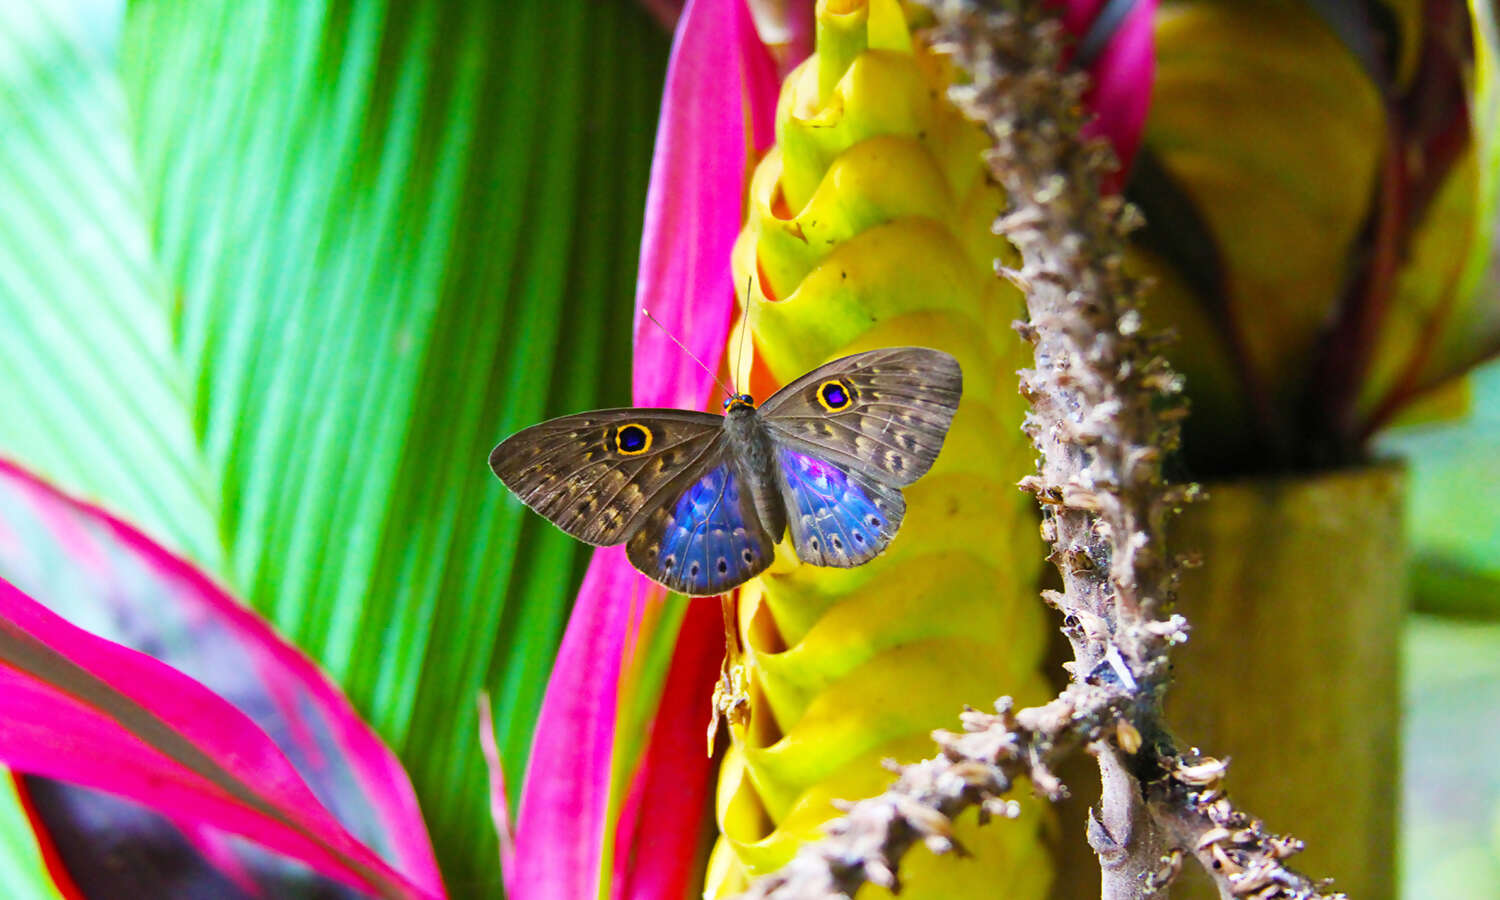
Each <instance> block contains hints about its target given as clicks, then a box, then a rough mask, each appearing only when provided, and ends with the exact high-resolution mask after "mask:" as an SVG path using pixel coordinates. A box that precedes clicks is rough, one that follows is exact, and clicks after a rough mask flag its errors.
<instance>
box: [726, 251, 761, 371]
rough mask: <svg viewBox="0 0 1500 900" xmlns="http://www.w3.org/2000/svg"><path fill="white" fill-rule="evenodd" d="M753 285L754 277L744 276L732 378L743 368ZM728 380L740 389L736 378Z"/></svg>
mask: <svg viewBox="0 0 1500 900" xmlns="http://www.w3.org/2000/svg"><path fill="white" fill-rule="evenodd" d="M754 284H755V276H754V275H747V276H745V310H744V312H742V313H740V349H739V352H738V353H737V354H736V355H735V357H734V363H735V365H734V370H732V371H731V372H730V373H729V374H730V375H732V376H733V375H738V374H739V370H740V369H742V368H744V366H745V335H747V334H749V333H750V288H751V287H753V286H754ZM730 380H731V381H734V382H735V387H741V385H740V384H739V383H738V382H739V379H738V378H731V379H730ZM745 380H746V381H749V380H750V375H749V373H746V375H745Z"/></svg>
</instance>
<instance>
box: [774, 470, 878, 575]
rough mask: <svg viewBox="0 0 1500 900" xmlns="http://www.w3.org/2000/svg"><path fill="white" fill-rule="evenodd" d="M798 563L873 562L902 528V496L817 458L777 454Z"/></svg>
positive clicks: (846, 565)
mask: <svg viewBox="0 0 1500 900" xmlns="http://www.w3.org/2000/svg"><path fill="white" fill-rule="evenodd" d="M778 455H779V460H780V463H781V477H782V484H783V486H784V489H785V496H786V507H787V510H786V511H787V527H788V529H789V530H790V531H791V534H792V546H793V547H794V548H795V549H796V551H797V558H798V559H800V560H802V561H803V562H805V563H812V564H813V565H817V566H839V567H843V568H848V567H850V566H857V565H860V564H861V563H865V562H868V561H869V560H871V559H873V558H874V557H875V556H876V555H878V554H879V553H880V551H882V550H884V549H885V548H886V546H887V545H889V544H890V542H891V539H892V538H894V537H895V536H896V530H897V529H898V528H900V527H901V517H902V516H903V515H904V514H905V512H906V502H905V501H904V500H903V499H902V498H901V492H900V491H898V490H896V489H895V488H891V487H887V486H885V485H883V484H881V483H880V482H878V481H875V480H874V479H870V478H862V477H860V476H859V475H857V474H850V472H849V471H848V470H846V469H843V468H841V467H839V466H836V465H834V464H833V463H831V462H828V461H827V460H823V459H819V458H817V457H815V456H808V455H806V454H803V453H798V452H797V451H795V450H788V449H786V448H785V447H783V448H780V450H779V451H778Z"/></svg>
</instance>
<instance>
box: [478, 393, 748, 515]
mask: <svg viewBox="0 0 1500 900" xmlns="http://www.w3.org/2000/svg"><path fill="white" fill-rule="evenodd" d="M722 423H723V419H722V417H720V416H715V415H712V414H710V413H702V412H691V411H687V410H675V409H606V410H599V411H598V412H591V413H582V414H580V415H574V416H563V417H562V418H560V419H552V420H550V421H547V422H543V423H541V424H540V425H533V426H532V427H530V428H527V429H525V430H524V431H521V432H518V433H516V434H514V435H512V436H511V437H509V438H507V439H506V440H504V441H502V442H501V443H500V445H499V446H497V447H496V448H495V449H494V451H493V452H491V453H490V468H491V469H493V470H494V471H495V474H496V475H498V476H499V477H500V480H501V481H503V482H504V483H505V486H506V487H508V488H510V489H511V490H512V491H514V492H515V494H516V496H517V497H519V498H521V501H522V502H523V503H525V504H526V505H527V506H529V507H531V508H532V509H534V510H536V511H537V512H538V513H541V514H542V515H543V516H545V517H546V518H547V519H548V520H550V521H551V522H552V524H554V525H556V526H557V527H558V528H561V529H562V530H563V531H566V532H567V533H568V534H571V535H573V536H574V537H576V538H578V539H579V540H582V541H586V542H587V543H590V544H596V545H610V544H619V543H622V542H623V541H625V540H626V539H627V538H629V537H630V535H631V533H632V532H633V531H634V530H635V529H636V528H637V527H639V525H640V523H641V522H643V521H645V520H646V518H647V517H648V514H649V513H650V512H651V511H652V510H654V509H656V508H657V506H656V504H660V503H665V502H668V501H669V500H670V498H669V497H667V496H659V495H662V494H664V492H667V491H669V490H670V488H671V486H672V485H673V484H674V483H675V482H678V481H679V480H680V479H681V478H682V477H683V476H687V478H688V479H689V480H697V479H698V478H701V477H702V476H703V475H704V474H706V472H707V471H708V466H707V463H708V462H709V461H710V460H711V459H717V458H719V457H721V456H722V447H721V444H722V432H723V428H722ZM674 502H675V501H674Z"/></svg>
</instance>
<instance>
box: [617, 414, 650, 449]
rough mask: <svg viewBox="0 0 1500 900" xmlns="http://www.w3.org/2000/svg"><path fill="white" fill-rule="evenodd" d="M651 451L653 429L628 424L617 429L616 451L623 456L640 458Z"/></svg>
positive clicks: (631, 423)
mask: <svg viewBox="0 0 1500 900" xmlns="http://www.w3.org/2000/svg"><path fill="white" fill-rule="evenodd" d="M650 449H651V429H649V428H647V427H646V426H644V425H641V424H640V423H638V422H627V423H625V424H624V425H621V426H620V427H618V428H616V429H615V450H616V451H618V452H619V454H620V455H621V456H640V455H641V454H642V453H645V452H646V451H647V450H650Z"/></svg>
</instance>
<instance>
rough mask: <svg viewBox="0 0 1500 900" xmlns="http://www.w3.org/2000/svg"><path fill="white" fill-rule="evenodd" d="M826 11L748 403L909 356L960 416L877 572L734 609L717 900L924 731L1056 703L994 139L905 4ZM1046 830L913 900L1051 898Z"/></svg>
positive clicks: (1003, 838) (1007, 830)
mask: <svg viewBox="0 0 1500 900" xmlns="http://www.w3.org/2000/svg"><path fill="white" fill-rule="evenodd" d="M829 6H830V4H828V3H820V4H819V7H818V17H819V18H818V31H817V39H818V52H817V53H816V54H814V55H813V56H812V57H811V58H809V59H808V60H807V61H806V62H804V63H803V64H802V65H801V66H800V67H798V68H797V70H795V71H794V72H792V74H791V75H790V76H788V78H787V80H786V83H785V84H784V85H783V89H782V94H781V98H780V102H779V104H778V107H777V121H776V134H777V139H778V142H777V146H776V147H775V148H773V149H772V150H771V151H770V152H769V153H768V154H767V155H766V157H765V159H763V160H762V162H761V164H760V166H759V167H758V168H757V170H756V172H755V175H754V178H753V179H752V183H751V187H750V192H751V196H750V198H749V203H748V208H749V211H750V212H749V221H748V222H747V224H746V226H745V230H744V231H743V232H742V234H741V236H740V241H739V243H738V244H737V246H736V248H735V260H734V261H735V274H736V283H737V284H745V283H746V282H747V280H749V279H750V277H751V276H752V275H753V276H754V287H753V289H752V302H751V305H750V312H749V328H750V330H751V336H752V337H753V346H754V360H755V371H756V379H757V380H758V381H759V382H760V383H759V384H756V385H755V390H756V391H757V392H759V394H764V393H766V390H767V389H768V388H770V387H772V386H774V384H784V383H786V382H787V381H789V380H791V379H792V378H795V377H797V376H799V375H801V374H802V373H803V372H806V371H808V370H809V369H811V368H813V367H814V366H816V365H818V364H820V363H822V362H825V361H827V360H830V359H834V358H837V357H840V356H844V355H846V354H849V353H855V352H858V351H861V350H868V349H874V348H877V347H887V346H901V345H917V346H930V347H937V348H940V349H943V350H946V351H948V352H950V353H952V354H953V355H954V356H956V357H957V358H958V360H959V362H960V364H961V365H962V366H963V370H964V397H963V402H962V404H961V406H960V407H959V411H958V414H957V416H955V418H954V421H953V427H952V430H951V431H950V432H949V435H948V439H947V442H946V443H945V445H944V449H943V452H942V455H941V456H939V458H938V461H937V464H936V465H935V466H934V467H933V470H932V471H931V472H930V473H929V474H928V475H927V476H926V477H924V478H923V479H921V480H920V481H918V482H917V483H916V484H914V485H912V486H911V487H910V488H907V489H906V491H905V494H906V498H907V502H908V511H907V516H906V520H905V523H904V524H903V525H902V528H901V531H900V534H899V535H898V536H897V538H896V540H895V542H894V543H893V544H892V546H891V548H890V550H889V551H888V552H887V553H886V554H885V555H884V556H882V557H880V558H878V559H876V560H875V561H873V562H871V563H869V564H867V565H864V566H860V567H858V568H855V569H847V570H840V569H827V568H817V567H812V566H799V565H798V564H797V563H796V560H795V558H794V557H793V556H792V555H791V553H790V551H789V550H788V548H786V547H785V546H783V547H782V548H781V551H780V552H781V556H780V558H779V559H778V562H777V564H776V565H775V566H773V567H772V569H771V570H770V571H769V572H768V573H767V574H766V575H765V576H763V577H762V578H761V579H759V580H758V581H757V582H752V583H751V584H750V585H748V586H747V587H746V588H745V590H743V591H742V592H741V597H740V606H739V623H738V624H739V631H740V639H741V642H742V644H743V646H744V648H745V656H744V660H743V670H742V673H743V675H744V676H745V677H744V682H745V684H746V685H747V686H748V691H749V695H750V698H751V702H750V714H749V718H748V720H747V721H743V722H742V723H741V724H738V725H736V726H735V727H733V728H732V730H731V731H732V736H733V745H732V747H731V749H730V751H729V754H728V758H727V759H726V760H725V761H724V764H723V766H722V768H721V771H720V777H719V790H718V797H717V805H718V819H719V825H720V829H721V832H722V834H721V837H720V840H719V842H718V845H717V846H716V848H715V852H714V856H713V860H712V862H711V864H710V869H709V873H708V884H707V893H708V895H709V896H723V895H726V894H729V893H732V892H734V891H736V890H738V889H739V888H741V887H742V886H743V885H744V883H745V880H746V879H747V877H751V876H753V875H755V874H758V873H761V872H765V871H769V870H771V869H774V868H776V867H778V866H779V865H781V864H782V863H784V862H786V861H787V860H788V859H789V858H790V857H791V855H792V854H793V853H794V852H795V850H796V848H797V847H798V846H799V845H800V844H801V843H802V842H803V841H805V840H808V839H812V838H816V837H818V836H819V835H820V833H821V832H820V826H821V825H822V824H823V823H824V822H825V821H827V820H828V819H829V818H831V817H832V816H833V815H835V814H836V809H835V808H834V806H833V801H834V800H835V799H840V798H843V799H857V798H859V797H864V796H869V795H872V794H875V793H878V792H879V791H880V790H881V789H882V788H883V787H884V786H885V785H887V784H888V783H889V782H890V780H891V778H892V776H891V774H890V773H889V772H888V771H886V770H885V769H884V768H882V766H881V765H880V762H881V760H882V759H885V758H895V759H898V760H903V761H914V760H916V759H920V758H922V757H925V756H930V755H932V753H933V752H934V745H933V743H932V740H931V738H930V737H929V732H930V731H931V730H932V729H934V728H957V727H958V713H959V711H960V709H962V707H963V706H964V704H969V705H972V706H976V707H980V708H989V706H990V704H991V703H992V702H993V701H994V699H995V697H996V696H998V695H1000V694H1006V693H1008V694H1013V695H1016V696H1018V697H1019V698H1020V699H1021V700H1022V702H1028V701H1034V700H1039V699H1042V698H1043V697H1044V695H1045V691H1046V687H1045V685H1044V683H1043V679H1042V677H1041V675H1040V667H1041V658H1042V654H1043V644H1044V638H1045V634H1046V624H1045V611H1044V609H1043V608H1042V606H1041V604H1040V603H1039V602H1038V600H1037V595H1036V579H1037V571H1038V566H1039V563H1040V556H1041V554H1040V546H1039V544H1038V541H1037V538H1036V525H1035V513H1034V507H1033V505H1032V503H1031V502H1030V500H1029V498H1027V497H1026V496H1025V495H1023V494H1022V493H1021V492H1020V491H1018V490H1017V489H1016V487H1015V483H1016V481H1017V480H1018V479H1020V478H1021V477H1022V476H1024V475H1025V474H1027V473H1028V472H1029V471H1030V469H1031V465H1032V462H1031V456H1032V454H1031V450H1030V445H1029V443H1028V442H1027V440H1026V438H1025V437H1024V436H1023V435H1022V434H1021V432H1020V430H1019V426H1020V422H1021V415H1022V411H1023V404H1022V401H1021V398H1020V396H1019V395H1018V394H1017V391H1016V386H1017V382H1016V374H1015V372H1016V370H1017V369H1018V368H1020V367H1022V366H1024V365H1026V364H1027V362H1028V360H1029V355H1030V353H1029V347H1028V346H1027V345H1025V344H1024V343H1023V342H1022V341H1021V340H1020V339H1019V338H1018V337H1017V336H1016V334H1015V332H1014V331H1013V330H1012V329H1011V327H1010V325H1011V322H1012V321H1013V320H1015V319H1016V318H1018V317H1020V316H1022V315H1023V313H1024V309H1023V306H1022V302H1021V298H1020V296H1019V294H1018V293H1017V292H1016V291H1015V290H1014V289H1013V288H1011V287H1010V286H1009V285H1008V284H1005V283H1003V282H1001V281H1000V280H998V279H997V278H996V277H995V275H994V273H993V268H992V260H993V259H995V258H997V257H1001V258H1005V259H1008V260H1012V259H1014V253H1013V252H1012V251H1011V249H1010V248H1009V246H1008V245H1007V244H1006V243H1005V242H1003V241H1002V240H1001V239H999V238H997V237H995V236H994V235H992V234H991V233H990V223H991V221H992V220H993V219H994V217H995V216H996V214H997V213H999V212H1000V210H1001V208H1002V206H1003V197H1002V195H1001V193H1000V191H999V189H998V188H997V187H995V186H994V185H992V184H991V183H990V182H989V181H988V180H987V179H986V177H985V173H984V170H983V167H982V165H981V162H980V156H979V154H980V152H981V151H982V150H983V149H984V148H985V147H987V146H988V142H987V140H986V139H985V137H984V135H983V134H982V133H981V132H980V131H979V130H978V129H977V127H975V126H974V125H972V124H971V123H969V122H967V121H966V120H964V119H963V118H962V116H960V115H959V114H958V113H957V111H956V110H954V109H953V108H952V107H951V106H949V105H948V104H947V102H946V101H945V100H944V99H943V87H944V84H943V81H942V77H943V76H942V67H941V66H940V65H939V63H938V62H937V61H936V60H934V59H931V58H929V57H927V56H925V55H924V54H922V53H921V51H914V50H913V45H912V40H911V36H910V33H909V32H908V30H907V27H906V23H905V20H904V19H903V18H902V14H901V10H900V7H899V6H898V4H897V3H896V2H894V0H870V2H869V3H863V2H841V3H839V4H837V7H838V9H837V10H835V11H830V9H829V8H828V7H829ZM737 338H738V333H736V334H735V335H733V336H732V337H731V340H730V342H729V348H730V353H731V362H732V363H733V365H734V367H735V371H736V372H738V373H739V374H740V375H742V376H743V375H744V374H745V373H746V372H747V371H749V370H750V368H751V367H750V364H749V361H748V360H740V359H738V358H736V357H735V356H734V354H736V353H737V352H738V350H737V346H738V342H737ZM740 383H744V379H743V378H741V380H740ZM773 383H774V384H773ZM1021 793H1022V794H1024V791H1023V792H1021ZM1023 802H1024V800H1023ZM1045 821H1046V819H1045V813H1044V812H1042V811H1041V810H1040V809H1036V808H1028V809H1027V811H1026V814H1025V815H1024V816H1023V817H1022V819H1021V820H1020V821H1019V822H1008V823H1005V824H1004V825H1003V826H998V827H995V826H991V827H985V828H982V829H981V828H978V826H977V825H975V823H973V822H972V821H961V822H960V823H959V827H958V832H959V839H960V840H961V842H962V843H963V845H964V846H965V848H966V849H968V850H969V851H971V853H972V854H973V856H972V857H971V858H965V859H958V858H957V857H943V858H935V857H932V856H931V854H929V853H928V852H927V851H926V850H923V849H918V850H916V851H914V852H913V853H912V854H911V856H910V858H909V859H908V860H907V862H906V863H904V864H903V867H902V874H903V879H902V880H903V886H904V890H903V893H902V895H901V896H902V897H953V896H965V895H975V896H989V895H993V894H997V893H998V894H1002V895H1004V896H1007V897H1017V898H1024V897H1041V896H1044V895H1045V892H1046V887H1047V885H1048V884H1049V883H1050V881H1051V871H1052V868H1051V861H1050V859H1049V857H1048V855H1047V852H1046V850H1045V848H1044V846H1043V844H1042V839H1041V835H1040V831H1041V828H1042V825H1043V823H1044V822H1045ZM879 893H881V892H879V891H877V890H876V889H873V888H866V889H865V890H864V891H863V892H862V893H861V895H860V896H861V897H865V896H877V895H878V894H879Z"/></svg>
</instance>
